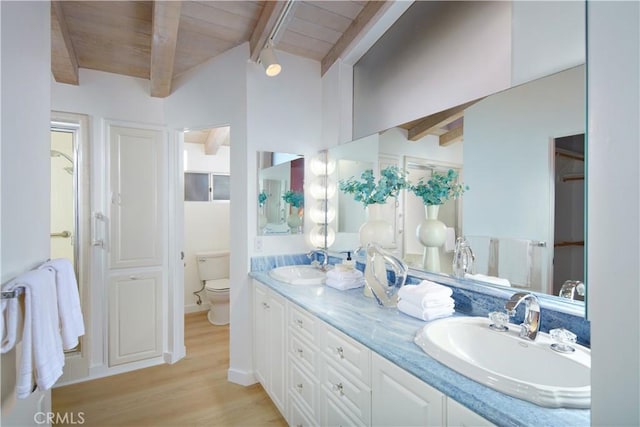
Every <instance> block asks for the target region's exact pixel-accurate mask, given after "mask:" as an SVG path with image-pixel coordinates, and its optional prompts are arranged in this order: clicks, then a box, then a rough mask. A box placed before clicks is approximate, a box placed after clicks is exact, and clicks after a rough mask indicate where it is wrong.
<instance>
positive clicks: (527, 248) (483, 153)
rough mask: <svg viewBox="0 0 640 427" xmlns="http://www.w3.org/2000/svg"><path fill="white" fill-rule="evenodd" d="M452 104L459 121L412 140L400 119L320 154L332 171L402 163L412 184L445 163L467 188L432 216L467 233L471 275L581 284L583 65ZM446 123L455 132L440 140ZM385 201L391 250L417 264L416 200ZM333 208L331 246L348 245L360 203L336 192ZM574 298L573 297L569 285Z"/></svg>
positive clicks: (536, 285)
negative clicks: (388, 209)
mask: <svg viewBox="0 0 640 427" xmlns="http://www.w3.org/2000/svg"><path fill="white" fill-rule="evenodd" d="M454 110H456V111H457V112H456V116H455V117H456V118H454V119H453V120H454V121H456V120H457V121H458V123H453V121H451V122H450V123H449V124H444V125H441V126H440V127H435V128H434V129H433V130H432V132H431V133H430V134H427V135H425V136H422V137H420V138H419V139H417V140H415V141H411V140H409V139H408V137H409V131H408V130H407V129H409V128H411V127H412V126H415V123H406V124H403V125H400V126H397V127H394V128H391V129H388V130H386V131H383V132H380V133H379V134H375V135H372V136H370V137H366V138H362V139H359V140H356V141H353V142H350V143H347V144H343V145H340V146H337V147H335V148H331V149H330V150H329V156H330V157H332V158H334V159H335V160H336V163H337V165H338V167H337V168H336V174H337V176H336V177H335V179H336V180H340V179H346V178H349V177H351V176H355V177H358V176H359V175H360V173H361V172H362V171H363V170H365V169H373V170H374V172H376V173H379V170H380V169H381V168H382V167H384V166H385V165H389V164H395V165H397V166H398V167H401V168H404V169H405V170H407V171H408V172H409V179H410V180H411V181H413V182H415V181H417V180H418V179H419V178H420V177H428V176H429V175H430V174H432V173H433V172H434V171H447V170H448V169H454V170H456V171H458V172H459V175H460V180H461V181H462V182H464V184H466V185H468V186H469V190H468V191H466V192H465V193H464V195H463V197H462V198H461V199H458V200H451V201H449V202H448V203H447V204H445V205H443V208H442V210H441V213H440V218H439V219H441V220H442V221H443V222H445V224H446V226H447V227H448V228H450V229H451V235H452V236H454V237H459V236H466V237H467V239H468V240H469V242H470V244H471V248H472V250H473V251H474V253H475V256H476V262H475V271H474V272H475V273H479V274H482V275H484V276H491V277H496V278H502V279H507V280H509V284H510V285H511V286H512V287H514V288H523V289H527V290H530V291H535V292H542V293H546V294H550V295H558V294H559V292H560V287H561V286H562V285H563V284H564V283H565V282H566V281H567V280H574V281H581V282H584V279H585V277H584V271H585V264H584V240H585V239H584V234H583V231H584V224H585V214H584V206H585V205H584V194H585V181H584V173H585V165H584V163H585V162H584V153H585V146H584V144H585V141H584V134H585V130H586V129H585V126H586V117H585V112H586V94H585V66H584V65H582V66H577V67H574V68H570V69H567V70H565V71H562V72H558V73H556V74H553V75H550V76H546V77H543V78H540V79H537V80H534V81H531V82H528V83H525V84H522V85H520V86H516V87H513V88H510V89H508V90H505V91H502V92H499V93H496V94H493V95H491V96H487V97H485V98H483V99H479V100H474V101H473V102H471V103H468V104H465V105H462V106H461V107H460V108H458V109H455V108H454V109H452V110H451V111H449V112H452V111H454ZM438 114H440V116H441V117H442V116H446V115H447V114H441V113H438ZM424 119H428V118H422V119H421V120H424ZM452 123H453V124H452ZM462 125H463V126H462ZM451 126H456V127H457V126H460V127H461V129H463V132H462V134H461V135H460V136H459V137H458V138H457V139H455V140H454V141H453V142H451V141H447V142H445V143H443V141H444V140H445V138H443V135H445V134H446V133H447V132H448V130H449V129H447V127H451ZM377 176H379V175H377ZM393 204H394V205H395V206H393V210H392V212H391V213H390V214H389V216H388V218H387V220H388V221H389V222H391V223H392V225H393V226H394V228H395V231H396V244H395V246H394V247H392V248H391V249H392V250H393V251H395V252H396V253H397V254H398V255H400V256H401V257H403V259H405V261H406V262H407V263H408V264H409V265H410V266H411V267H413V268H417V269H423V270H424V269H425V268H424V264H422V258H421V249H422V246H421V244H420V242H419V241H418V240H417V237H416V226H417V224H418V223H419V221H420V220H421V219H422V218H424V215H425V212H424V205H423V204H422V201H421V199H419V198H417V197H416V196H415V195H413V194H412V193H409V192H403V194H402V195H401V197H400V198H399V199H398V202H397V203H393ZM336 209H337V215H336V218H337V219H336V221H337V223H336V229H337V231H338V236H337V239H336V245H338V246H336V247H334V249H337V250H347V249H353V248H355V247H357V246H358V236H357V227H359V225H360V224H362V223H363V222H364V221H365V214H364V208H363V206H361V205H360V204H358V203H355V202H354V201H353V200H352V199H351V195H348V194H343V193H341V192H340V191H338V199H337V200H336ZM356 225H357V226H356ZM440 251H441V252H440V254H441V268H440V270H439V271H438V273H442V274H451V273H452V267H451V259H452V253H453V246H452V245H451V244H445V245H443V246H442V247H441V248H440ZM473 280H475V279H473ZM491 285H494V284H491ZM574 296H575V297H576V298H575V299H578V300H579V299H581V296H580V295H579V294H578V293H577V292H576V293H575V295H574ZM576 303H577V304H582V303H581V302H576Z"/></svg>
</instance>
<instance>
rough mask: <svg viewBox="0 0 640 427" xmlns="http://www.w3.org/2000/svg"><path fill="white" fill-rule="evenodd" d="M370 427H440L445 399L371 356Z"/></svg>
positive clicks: (396, 368) (431, 389)
mask: <svg viewBox="0 0 640 427" xmlns="http://www.w3.org/2000/svg"><path fill="white" fill-rule="evenodd" d="M371 366H372V380H371V382H372V384H371V389H372V404H371V406H372V414H371V421H372V425H373V426H399V425H401V426H441V425H443V424H444V416H443V414H444V404H445V397H444V395H443V394H442V393H440V392H439V391H438V390H436V389H434V388H433V387H431V386H429V385H427V384H425V383H424V382H423V381H421V380H420V379H418V378H416V377H414V376H413V375H411V374H409V373H408V372H407V371H405V370H404V369H401V368H399V367H397V366H396V365H394V364H393V363H391V362H389V361H387V360H386V359H384V358H382V357H380V356H378V355H377V354H373V355H372V357H371Z"/></svg>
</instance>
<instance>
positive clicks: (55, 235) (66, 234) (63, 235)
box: [49, 230, 71, 239]
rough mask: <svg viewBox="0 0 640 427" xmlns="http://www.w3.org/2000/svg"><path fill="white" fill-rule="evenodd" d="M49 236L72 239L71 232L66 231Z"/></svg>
mask: <svg viewBox="0 0 640 427" xmlns="http://www.w3.org/2000/svg"><path fill="white" fill-rule="evenodd" d="M49 235H50V236H51V237H63V238H65V239H66V238H67V237H71V232H70V231H67V230H64V231H61V232H60V233H51V234H49Z"/></svg>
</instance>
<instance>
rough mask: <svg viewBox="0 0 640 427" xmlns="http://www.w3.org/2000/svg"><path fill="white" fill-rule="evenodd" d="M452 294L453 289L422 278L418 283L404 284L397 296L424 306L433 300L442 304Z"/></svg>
mask: <svg viewBox="0 0 640 427" xmlns="http://www.w3.org/2000/svg"><path fill="white" fill-rule="evenodd" d="M452 294H453V290H452V289H451V288H449V287H447V286H443V285H439V284H438V283H435V282H432V281H430V280H423V281H422V282H421V283H420V284H419V285H406V286H403V287H401V288H400V290H399V291H398V297H399V298H400V299H403V300H405V301H410V302H411V303H412V304H414V305H417V306H420V307H423V308H426V307H428V306H429V305H433V303H434V302H436V305H437V304H442V302H443V300H446V299H447V298H449V297H450V296H451V295H452Z"/></svg>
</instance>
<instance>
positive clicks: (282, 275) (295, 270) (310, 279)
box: [269, 265, 326, 285]
mask: <svg viewBox="0 0 640 427" xmlns="http://www.w3.org/2000/svg"><path fill="white" fill-rule="evenodd" d="M269 276H271V277H272V278H273V279H276V280H279V281H281V282H286V283H290V284H292V285H322V284H323V283H324V279H325V276H326V273H325V272H324V271H322V270H320V269H319V268H317V267H313V266H311V265H285V266H282V267H276V268H274V269H272V270H269Z"/></svg>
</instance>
